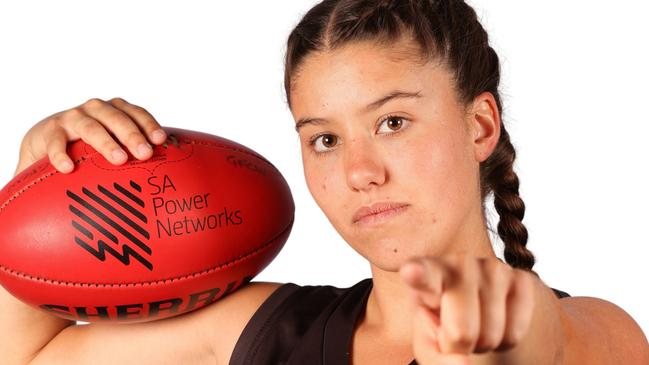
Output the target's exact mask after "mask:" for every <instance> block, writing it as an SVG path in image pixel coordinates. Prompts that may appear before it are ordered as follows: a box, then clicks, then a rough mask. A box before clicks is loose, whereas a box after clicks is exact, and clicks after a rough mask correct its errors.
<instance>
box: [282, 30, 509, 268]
mask: <svg viewBox="0 0 649 365" xmlns="http://www.w3.org/2000/svg"><path fill="white" fill-rule="evenodd" d="M416 55H417V48H416V47H413V46H408V45H407V44H398V45H395V46H393V47H390V48H388V47H385V46H383V47H381V46H377V45H375V44H373V43H369V42H363V43H354V44H350V45H346V46H344V47H343V48H340V49H338V50H335V51H332V52H327V53H311V54H309V55H308V56H307V58H306V59H305V61H304V63H303V64H302V65H301V67H300V69H299V70H298V73H297V74H296V75H295V76H294V79H293V81H294V84H293V87H292V91H291V102H292V106H291V107H292V110H291V111H292V113H293V117H294V118H295V120H296V121H297V124H296V127H298V128H299V130H298V132H299V135H300V141H301V147H302V160H303V164H304V174H305V177H306V182H307V185H308V187H309V190H310V192H311V194H312V195H313V197H314V198H315V200H316V202H317V204H318V205H319V207H320V208H321V209H322V210H323V211H324V213H325V215H326V216H327V218H328V219H329V221H330V222H331V223H332V224H333V226H334V227H335V228H336V230H337V231H338V232H339V233H340V235H341V236H342V237H343V238H344V239H345V240H346V241H347V242H348V243H349V244H350V245H351V246H352V247H353V248H354V249H355V250H356V251H357V252H358V253H360V254H361V255H362V256H364V257H365V258H366V259H368V260H369V261H370V262H371V263H372V264H374V265H376V266H378V267H380V268H382V269H384V270H390V271H394V270H398V268H399V266H400V264H401V263H402V262H403V261H404V260H406V259H408V258H410V257H412V256H422V255H431V256H434V255H440V254H443V253H445V252H451V251H455V252H457V251H467V250H470V249H471V245H476V244H477V242H476V240H477V239H482V238H483V236H484V231H485V226H484V225H483V223H482V211H481V206H480V190H479V186H478V181H479V180H478V177H479V175H478V171H479V170H478V168H479V162H480V161H482V160H484V159H486V158H487V157H488V154H489V153H490V152H491V150H492V149H493V147H494V144H495V143H491V144H489V143H487V145H488V146H487V147H486V150H485V148H484V146H483V144H478V143H477V142H476V136H477V132H478V131H479V130H478V129H475V128H477V127H476V126H474V125H473V122H471V120H472V119H474V117H472V115H473V114H470V113H469V114H466V115H465V113H464V109H463V106H462V105H460V104H459V102H458V100H457V98H456V96H455V93H454V90H453V81H452V79H451V77H452V76H451V74H450V73H449V72H448V71H447V70H446V69H445V68H444V66H443V65H441V64H436V63H427V64H425V65H422V64H421V63H417V58H416ZM306 119H308V120H306ZM305 120H306V121H305ZM492 132H493V131H492ZM497 137H498V136H497V135H495V136H491V137H489V138H492V139H493V138H495V141H497ZM381 203H388V204H391V205H392V206H402V207H401V208H398V209H395V210H392V211H391V212H390V211H388V212H387V213H385V214H382V215H375V216H374V217H368V218H365V219H361V220H358V218H359V215H363V214H364V213H363V211H362V210H361V211H359V209H361V208H363V207H369V206H372V205H373V204H381ZM365 213H367V212H365ZM480 232H482V233H480ZM481 234H482V236H481ZM483 241H484V240H483ZM480 243H481V244H482V243H484V242H480Z"/></svg>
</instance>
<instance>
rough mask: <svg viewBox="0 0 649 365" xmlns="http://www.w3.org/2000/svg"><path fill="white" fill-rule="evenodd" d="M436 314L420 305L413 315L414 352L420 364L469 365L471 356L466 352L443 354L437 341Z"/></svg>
mask: <svg viewBox="0 0 649 365" xmlns="http://www.w3.org/2000/svg"><path fill="white" fill-rule="evenodd" d="M438 323H439V322H438V320H437V318H436V316H435V315H434V314H433V313H431V312H430V311H428V310H427V309H426V307H423V306H418V308H417V309H416V310H415V315H414V317H413V342H412V346H413V354H414V355H415V358H416V359H417V363H419V364H440V365H468V364H471V362H470V361H469V357H468V356H467V355H464V354H442V353H440V350H439V346H438V343H437V335H436V330H435V329H436V328H438Z"/></svg>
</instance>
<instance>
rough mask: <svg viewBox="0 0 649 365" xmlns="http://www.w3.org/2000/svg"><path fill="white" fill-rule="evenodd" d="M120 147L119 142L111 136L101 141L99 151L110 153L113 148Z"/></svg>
mask: <svg viewBox="0 0 649 365" xmlns="http://www.w3.org/2000/svg"><path fill="white" fill-rule="evenodd" d="M116 148H120V146H119V144H118V143H117V142H115V140H114V139H112V138H106V139H105V140H103V141H102V142H101V151H102V152H104V153H107V154H108V155H110V154H111V153H112V152H113V150H114V149H116Z"/></svg>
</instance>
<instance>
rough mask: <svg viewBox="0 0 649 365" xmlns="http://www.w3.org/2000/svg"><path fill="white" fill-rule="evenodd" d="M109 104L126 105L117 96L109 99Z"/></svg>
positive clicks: (124, 101)
mask: <svg viewBox="0 0 649 365" xmlns="http://www.w3.org/2000/svg"><path fill="white" fill-rule="evenodd" d="M109 102H110V103H111V104H118V105H123V104H128V103H127V102H126V100H124V99H123V98H120V97H119V96H117V97H114V98H112V99H110V100H109Z"/></svg>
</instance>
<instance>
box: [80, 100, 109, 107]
mask: <svg viewBox="0 0 649 365" xmlns="http://www.w3.org/2000/svg"><path fill="white" fill-rule="evenodd" d="M104 104H105V101H103V100H101V99H99V98H91V99H88V101H86V102H85V103H84V104H83V105H84V106H86V107H88V108H99V107H102V106H103V105H104Z"/></svg>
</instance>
